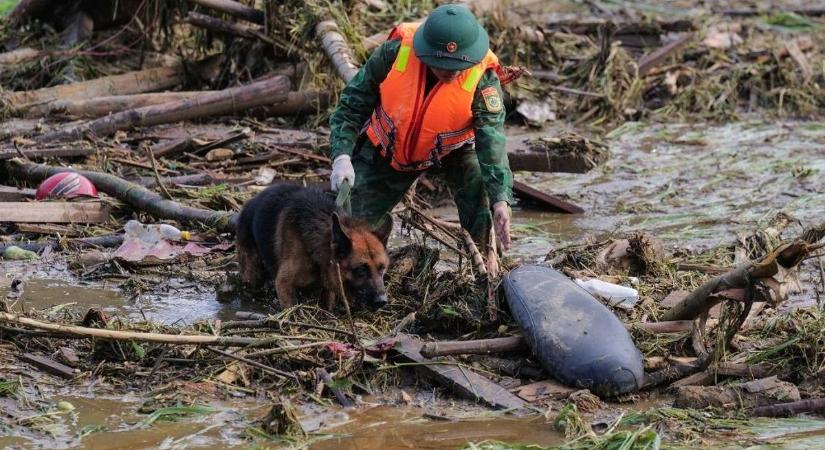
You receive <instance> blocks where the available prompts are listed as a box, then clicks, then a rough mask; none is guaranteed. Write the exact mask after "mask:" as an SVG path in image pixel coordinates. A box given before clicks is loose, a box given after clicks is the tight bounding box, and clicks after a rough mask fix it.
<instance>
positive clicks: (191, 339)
mask: <svg viewBox="0 0 825 450" xmlns="http://www.w3.org/2000/svg"><path fill="white" fill-rule="evenodd" d="M2 322H6V323H14V324H17V325H24V326H27V327H31V328H36V329H38V330H45V331H50V332H54V333H59V334H66V335H69V336H73V337H82V338H99V339H108V340H114V341H139V342H156V343H161V344H189V345H201V344H208V345H220V346H224V347H241V346H246V345H249V344H252V343H255V342H256V341H258V339H255V338H248V337H232V336H228V337H223V336H204V335H179V334H161V333H144V332H140V331H120V330H106V329H101V328H88V327H77V326H73V325H62V324H58V323H50V322H42V321H39V320H35V319H30V318H28V317H22V316H19V315H17V314H11V313H5V312H0V323H2Z"/></svg>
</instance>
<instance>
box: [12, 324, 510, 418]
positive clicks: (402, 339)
mask: <svg viewBox="0 0 825 450" xmlns="http://www.w3.org/2000/svg"><path fill="white" fill-rule="evenodd" d="M0 317H1V316H0ZM393 351H394V352H395V353H396V354H397V357H398V358H399V359H401V360H402V361H405V362H411V363H415V367H416V368H417V369H419V370H422V371H424V372H425V373H426V374H427V375H428V376H430V377H432V378H433V379H434V380H435V381H436V382H437V383H438V384H441V385H444V386H445V387H447V388H449V389H450V390H452V391H453V392H454V393H456V394H457V395H459V396H460V397H464V398H467V399H470V400H473V401H479V402H483V403H485V404H487V405H489V406H492V407H493V408H498V409H516V408H521V407H523V406H525V404H526V403H525V402H524V400H522V399H521V398H519V397H517V396H515V395H513V394H512V393H510V392H509V391H507V390H506V389H504V388H503V387H501V386H499V385H498V384H496V383H493V382H492V381H490V380H489V379H487V378H485V377H483V376H481V375H479V374H477V373H475V372H473V371H472V370H471V369H469V368H465V367H462V366H460V365H458V364H451V363H450V361H447V360H436V361H430V360H428V359H426V358H424V357H423V356H422V355H421V342H418V341H416V340H415V339H413V338H412V337H410V336H408V335H404V334H400V335H399V336H398V340H397V344H396V346H395V348H394V349H393Z"/></svg>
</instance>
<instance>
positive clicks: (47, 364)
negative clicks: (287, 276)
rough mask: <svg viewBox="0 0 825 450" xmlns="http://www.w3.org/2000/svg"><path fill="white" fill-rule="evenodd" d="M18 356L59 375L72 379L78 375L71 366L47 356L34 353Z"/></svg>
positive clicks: (39, 367)
mask: <svg viewBox="0 0 825 450" xmlns="http://www.w3.org/2000/svg"><path fill="white" fill-rule="evenodd" d="M18 358H20V359H21V360H23V361H25V362H27V363H29V364H31V365H33V366H34V367H37V368H38V369H41V370H43V371H45V372H48V373H50V374H53V375H57V376H59V377H63V378H66V379H71V378H74V377H75V376H77V373H76V372H75V370H74V369H72V368H71V367H69V366H67V365H65V364H61V363H59V362H57V361H55V360H53V359H51V358H47V357H45V356H39V355H35V354H33V353H23V354H22V355H18Z"/></svg>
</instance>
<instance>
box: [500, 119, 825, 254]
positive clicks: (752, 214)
mask: <svg viewBox="0 0 825 450" xmlns="http://www.w3.org/2000/svg"><path fill="white" fill-rule="evenodd" d="M541 134H543V133H539V134H538V135H541ZM535 135H536V134H535V133H534V134H532V136H535ZM527 136H531V134H527ZM610 136H611V138H609V139H607V140H606V142H607V143H608V144H609V146H610V151H611V156H610V160H609V161H608V162H607V164H605V165H604V166H603V167H600V168H598V169H596V170H593V171H591V172H589V173H586V174H557V173H553V174H530V173H518V174H516V178H517V179H519V180H521V181H524V182H528V183H531V184H533V185H534V186H535V187H537V188H540V189H543V190H545V191H547V192H550V193H553V194H556V195H563V196H567V197H569V198H570V199H571V200H572V201H574V202H575V203H577V204H579V205H580V206H582V207H584V208H585V209H586V210H587V212H586V213H585V214H583V215H580V216H562V215H558V214H536V213H535V212H530V211H516V212H515V222H516V232H517V237H518V240H517V241H516V242H517V245H519V246H520V245H522V243H525V242H526V243H527V247H526V249H525V250H526V251H527V253H536V252H537V251H538V250H540V249H537V248H535V246H534V245H533V244H532V243H531V241H534V240H535V239H536V236H537V234H539V233H535V232H534V231H535V230H536V229H540V230H541V231H544V236H543V238H544V239H546V240H547V242H548V243H549V244H551V245H559V244H564V243H568V242H570V241H575V240H578V239H580V238H581V237H582V235H583V234H590V235H595V236H604V235H607V234H609V233H613V232H619V233H621V232H632V231H640V230H644V231H648V232H650V233H654V234H656V235H657V236H659V237H661V238H662V239H664V240H665V241H666V242H670V243H674V244H679V245H681V246H691V247H698V248H702V247H710V246H713V245H717V244H719V243H722V242H731V241H732V240H733V239H734V238H735V236H736V233H738V232H743V231H753V230H754V229H756V228H757V227H758V226H759V225H760V224H764V223H765V221H766V220H768V219H770V218H771V217H772V216H773V214H775V213H776V212H779V211H784V212H786V213H788V214H790V215H791V216H793V217H795V218H797V219H799V220H800V221H801V222H802V223H803V224H807V225H810V224H814V223H819V222H821V221H822V220H825V123H815V122H788V123H776V122H761V121H757V122H749V123H738V124H730V125H724V126H708V125H707V124H677V125H648V124H642V123H628V124H626V125H624V126H623V127H622V128H620V129H618V130H615V131H614V132H613V133H611V135H610ZM519 138H520V137H519V136H518V135H517V134H515V133H513V134H511V139H519ZM519 227H524V228H525V231H524V232H519ZM528 234H530V236H526V235H528Z"/></svg>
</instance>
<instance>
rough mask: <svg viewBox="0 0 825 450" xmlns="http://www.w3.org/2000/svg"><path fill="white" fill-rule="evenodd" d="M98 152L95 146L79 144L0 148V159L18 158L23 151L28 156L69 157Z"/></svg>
mask: <svg viewBox="0 0 825 450" xmlns="http://www.w3.org/2000/svg"><path fill="white" fill-rule="evenodd" d="M95 152H96V150H95V149H93V148H83V147H79V146H73V147H63V148H42V149H32V150H23V149H20V151H18V150H16V149H14V148H4V149H0V161H2V160H6V159H12V158H17V157H19V156H20V154H21V153H22V154H23V156H25V157H26V158H68V157H72V156H89V155H93V154H94V153H95Z"/></svg>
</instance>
